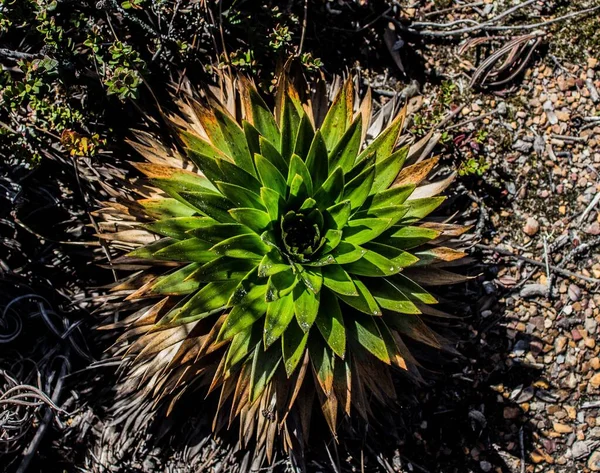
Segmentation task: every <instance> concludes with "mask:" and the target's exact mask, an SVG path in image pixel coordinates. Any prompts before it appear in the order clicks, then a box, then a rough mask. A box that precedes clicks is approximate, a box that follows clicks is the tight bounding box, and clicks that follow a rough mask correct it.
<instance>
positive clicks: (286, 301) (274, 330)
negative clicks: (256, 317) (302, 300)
mask: <svg viewBox="0 0 600 473" xmlns="http://www.w3.org/2000/svg"><path fill="white" fill-rule="evenodd" d="M293 318H294V297H293V295H292V294H291V293H290V294H288V295H287V296H284V297H281V298H280V299H277V300H275V301H273V302H269V303H268V304H267V318H266V319H265V328H264V336H263V340H264V344H265V347H266V348H269V347H270V346H271V345H272V344H273V343H274V342H275V341H276V340H277V339H278V338H279V337H280V336H281V335H282V334H283V332H285V329H286V328H287V326H288V325H289V323H290V322H291V320H292V319H293Z"/></svg>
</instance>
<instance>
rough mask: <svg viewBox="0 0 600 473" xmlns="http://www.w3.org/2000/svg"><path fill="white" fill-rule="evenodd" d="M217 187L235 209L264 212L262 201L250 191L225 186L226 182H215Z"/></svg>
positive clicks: (234, 186) (231, 185) (233, 186)
mask: <svg viewBox="0 0 600 473" xmlns="http://www.w3.org/2000/svg"><path fill="white" fill-rule="evenodd" d="M217 187H218V188H219V190H220V191H221V194H223V195H224V196H225V197H227V199H229V201H230V202H231V203H232V204H233V205H234V206H235V207H248V208H252V209H258V210H266V209H265V207H264V206H263V203H262V200H261V199H260V196H259V195H258V194H255V193H254V192H252V191H249V190H248V189H246V188H244V187H240V186H236V185H234V184H227V183H226V182H220V181H219V182H217Z"/></svg>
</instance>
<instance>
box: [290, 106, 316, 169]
mask: <svg viewBox="0 0 600 473" xmlns="http://www.w3.org/2000/svg"><path fill="white" fill-rule="evenodd" d="M314 136H315V130H314V129H313V127H312V124H311V122H310V119H309V118H308V115H307V114H306V113H304V114H303V115H302V118H301V119H300V125H299V127H298V134H297V135H296V144H295V147H294V154H297V155H298V156H299V157H300V158H301V159H302V161H305V160H306V159H307V157H308V151H309V149H310V145H311V143H312V140H313V137H314Z"/></svg>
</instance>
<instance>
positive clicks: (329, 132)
mask: <svg viewBox="0 0 600 473" xmlns="http://www.w3.org/2000/svg"><path fill="white" fill-rule="evenodd" d="M347 93H348V87H347V86H343V87H342V88H341V89H340V91H339V92H338V94H337V95H336V97H335V98H334V100H333V103H332V104H331V106H330V107H329V110H328V111H327V115H326V116H325V119H324V120H323V124H322V125H321V133H322V134H323V139H324V141H325V144H326V145H327V151H328V152H331V150H333V148H334V147H335V145H336V144H337V142H338V141H339V140H340V139H341V137H342V136H343V134H344V132H345V131H346V126H347V124H348V122H349V121H350V120H351V119H352V118H351V114H352V108H351V103H352V100H354V97H347Z"/></svg>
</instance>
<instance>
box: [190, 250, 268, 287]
mask: <svg viewBox="0 0 600 473" xmlns="http://www.w3.org/2000/svg"><path fill="white" fill-rule="evenodd" d="M257 265H258V262H257V261H252V260H246V259H237V258H228V257H226V256H221V257H219V258H217V259H215V260H213V261H211V262H210V263H206V264H205V265H204V266H202V267H200V268H198V269H197V271H196V272H195V273H194V274H193V278H194V279H195V280H197V281H201V282H213V281H229V280H240V279H242V278H243V277H244V276H246V274H248V272H249V271H250V270H251V269H252V268H254V267H256V266H257Z"/></svg>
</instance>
